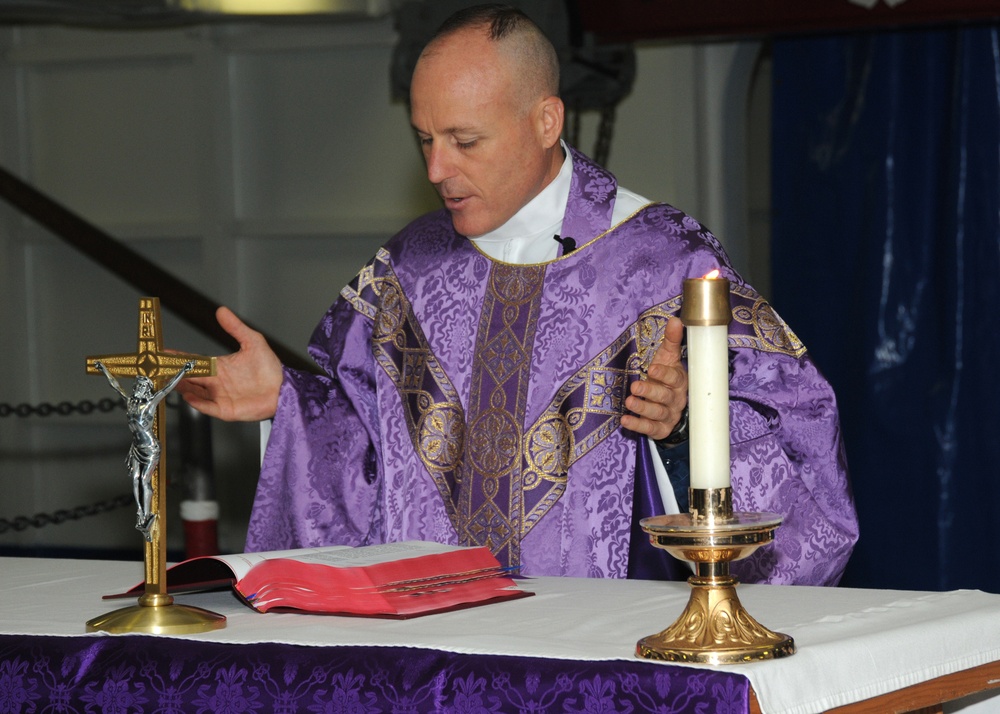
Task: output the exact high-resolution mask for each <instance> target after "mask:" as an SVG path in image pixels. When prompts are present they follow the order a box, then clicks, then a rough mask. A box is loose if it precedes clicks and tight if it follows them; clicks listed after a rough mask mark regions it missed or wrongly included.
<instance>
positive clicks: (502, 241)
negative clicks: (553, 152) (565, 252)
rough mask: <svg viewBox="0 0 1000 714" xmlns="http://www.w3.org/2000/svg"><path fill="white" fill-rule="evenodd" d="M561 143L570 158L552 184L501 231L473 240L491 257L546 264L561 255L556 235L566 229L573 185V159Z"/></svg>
mask: <svg viewBox="0 0 1000 714" xmlns="http://www.w3.org/2000/svg"><path fill="white" fill-rule="evenodd" d="M560 143H561V144H562V148H563V152H564V153H565V155H566V158H565V159H563V164H562V167H561V168H560V169H559V173H558V174H556V177H555V178H554V179H552V181H551V182H549V185H548V186H546V187H545V188H543V189H542V190H541V192H540V193H539V194H538V195H537V196H535V197H534V198H533V199H531V200H530V201H528V202H527V203H526V204H525V205H524V206H523V207H522V208H521V210H519V211H518V212H517V213H515V214H514V215H513V216H511V217H510V218H509V219H508V220H507V222H506V223H504V224H503V225H502V226H500V227H499V228H496V229H494V230H492V231H490V232H489V233H484V234H483V235H481V236H475V237H470V238H469V240H471V241H472V242H473V243H474V244H475V245H476V246H477V247H478V248H479V249H480V250H482V251H483V252H484V253H486V254H487V255H488V256H490V257H491V258H493V259H495V260H502V261H504V262H507V263H542V262H545V261H547V260H552V259H553V258H556V257H557V256H558V255H559V244H558V243H557V242H556V241H555V240H553V238H552V236H554V235H556V234H557V233H559V231H560V230H561V229H562V221H563V216H564V215H565V213H566V202H567V201H568V200H569V189H570V185H571V184H572V182H573V158H572V157H571V156H570V153H569V149H568V148H567V147H566V144H565V143H562V142H560Z"/></svg>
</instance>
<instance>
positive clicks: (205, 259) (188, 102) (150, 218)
mask: <svg viewBox="0 0 1000 714" xmlns="http://www.w3.org/2000/svg"><path fill="white" fill-rule="evenodd" d="M394 42H395V35H394V32H393V30H392V26H391V22H390V21H389V20H387V19H382V20H368V21H356V22H352V23H344V24H316V23H313V24H307V23H300V24H289V23H282V24H278V25H268V26H264V25H252V24H235V23H234V24H229V25H212V26H204V27H196V28H189V29H171V30H146V31H108V30H104V31H101V30H83V29H69V28H58V27H27V28H25V27H18V28H9V27H8V28H0V165H2V166H4V167H5V168H6V169H8V170H10V171H12V172H14V173H16V174H17V175H19V176H21V177H22V178H24V179H25V180H27V181H28V182H30V183H32V184H34V185H35V186H37V187H38V188H40V189H41V190H43V191H45V192H48V193H49V194H51V195H52V196H53V197H54V198H56V199H57V200H59V201H61V202H63V203H65V204H66V205H68V206H69V207H70V208H71V209H73V210H75V211H77V212H78V213H80V214H81V215H82V216H83V217H85V218H86V219H87V220H89V221H91V222H93V223H95V224H96V225H97V226H99V227H100V228H102V229H103V230H105V231H107V232H108V233H110V234H111V235H113V236H115V237H117V238H119V239H121V240H123V241H125V242H127V243H128V244H129V245H130V246H132V247H133V248H135V249H136V250H138V251H139V252H141V253H142V254H143V255H145V256H146V257H148V258H150V259H152V260H154V261H156V262H157V263H158V264H160V265H161V266H162V267H164V268H165V269H166V270H168V271H170V272H172V273H174V274H176V275H178V276H181V277H183V278H184V279H185V280H187V281H188V282H190V283H191V284H192V285H193V286H194V287H195V288H196V289H198V290H200V291H201V292H204V293H206V294H208V295H210V296H212V297H214V298H216V299H217V300H219V301H220V302H224V303H226V304H229V305H231V306H232V307H233V308H234V309H236V310H237V311H238V312H239V313H241V314H242V315H244V316H245V317H246V318H248V319H249V320H251V321H253V322H255V323H256V324H258V325H259V326H261V327H262V328H263V329H265V330H267V331H269V332H270V333H272V334H273V335H274V336H276V337H277V338H279V339H281V340H282V341H283V342H285V343H286V344H288V345H291V346H295V347H302V348H303V350H304V346H305V343H306V342H307V340H308V337H309V335H310V333H311V331H312V328H313V326H314V325H315V323H316V321H317V320H318V319H319V317H320V316H321V315H322V313H323V312H324V311H325V310H326V308H327V307H328V305H329V304H330V302H331V301H332V300H333V299H334V298H335V297H336V295H337V293H338V292H339V290H340V287H341V286H342V285H343V284H344V283H345V282H346V281H348V280H349V279H350V278H351V277H353V275H354V273H355V271H356V270H357V269H358V268H359V267H360V266H361V265H362V264H363V263H364V262H366V261H367V259H368V258H369V257H370V256H371V255H372V254H373V253H374V251H375V249H376V248H377V247H378V245H380V244H381V243H382V242H383V241H384V240H385V239H386V238H388V237H389V236H390V235H391V234H392V233H393V232H395V231H396V230H397V229H399V228H401V227H402V226H403V225H405V224H406V222H407V221H408V220H409V219H410V218H412V217H414V216H416V215H418V214H419V213H422V212H424V211H426V210H428V209H430V208H433V207H435V206H436V205H437V204H436V198H435V196H434V194H433V192H432V191H431V190H430V189H429V187H428V186H427V185H426V182H425V180H424V177H423V170H422V164H421V159H420V155H419V152H418V150H417V147H416V144H415V143H414V140H413V137H412V135H411V132H410V130H409V126H408V120H407V116H406V112H405V109H404V107H403V106H402V105H401V104H397V103H393V102H391V101H390V98H389V61H390V55H391V51H392V47H393V44H394ZM757 52H758V46H757V45H756V44H755V43H729V44H663V45H656V44H650V45H643V46H641V47H640V48H639V51H638V60H639V65H638V69H639V72H638V79H637V84H636V87H635V90H634V91H633V94H632V96H630V97H629V98H628V99H627V100H626V101H625V102H623V104H622V106H621V107H620V109H619V112H618V117H617V123H616V127H615V138H614V141H613V144H612V149H611V156H610V161H609V168H611V169H612V171H614V172H615V173H616V174H617V175H618V177H619V179H620V181H621V183H622V184H623V185H626V186H628V187H629V188H631V189H633V190H635V191H638V192H639V193H642V194H644V195H646V196H648V197H650V198H652V199H657V200H665V201H668V202H670V203H673V204H674V205H676V206H678V207H680V208H683V209H685V210H687V211H688V212H689V213H691V214H692V215H694V216H696V217H698V218H700V219H701V220H702V221H703V222H705V223H706V224H707V225H708V226H709V227H710V228H711V229H713V230H714V231H715V232H716V233H717V234H718V235H719V236H720V238H721V239H722V240H723V242H724V243H725V244H726V246H727V247H728V249H729V250H730V251H731V253H732V255H733V257H734V260H736V262H737V265H738V266H739V267H741V268H743V269H746V268H747V266H749V265H751V264H752V263H753V259H752V255H751V253H752V251H751V248H750V246H749V244H748V242H747V232H748V228H747V223H748V216H749V215H750V208H749V206H748V203H747V201H748V198H747V191H746V189H745V187H746V185H747V179H746V173H745V172H746V155H747V139H746V114H747V111H746V106H747V93H748V89H749V86H750V75H749V69H748V68H749V67H752V66H753V63H754V59H755V57H756V54H757ZM593 126H594V122H590V121H589V120H588V123H587V124H585V127H586V128H587V129H588V131H589V132H590V133H591V136H592V133H593ZM582 143H583V144H584V145H583V146H581V147H580V148H581V149H583V150H584V151H589V150H590V148H591V146H592V138H591V139H590V140H588V141H586V142H582ZM750 277H751V279H752V278H753V276H752V275H751V276H750ZM139 297H140V295H139V293H138V292H137V291H135V290H134V289H132V288H131V287H129V286H128V285H126V284H125V283H123V282H122V281H120V280H119V279H117V278H114V277H111V276H110V275H108V274H106V273H105V272H103V271H102V270H101V269H100V268H98V267H97V266H96V265H94V264H92V263H90V262H88V261H87V260H86V259H84V258H83V257H81V256H80V255H79V254H77V253H76V252H75V251H74V250H73V249H72V248H69V247H67V246H65V245H64V244H63V243H61V242H60V241H59V240H57V239H55V238H54V237H52V236H51V235H49V234H48V233H47V232H46V231H45V230H44V229H42V228H40V227H38V226H37V225H35V224H34V223H32V222H30V221H28V220H25V219H22V218H21V217H20V216H18V215H17V214H15V213H14V211H13V210H12V209H10V208H9V207H8V206H7V205H6V204H3V203H0V335H2V349H0V373H2V374H4V375H5V376H6V379H5V380H3V383H2V386H0V403H8V404H17V403H21V402H30V403H33V404H36V403H39V402H60V401H64V400H66V401H71V402H76V401H78V400H83V399H92V400H97V399H101V398H103V397H108V396H115V395H114V393H113V392H112V391H111V389H110V387H109V386H108V385H107V384H106V383H105V382H104V381H103V379H101V378H96V377H87V376H85V374H84V369H83V366H84V358H85V357H86V356H87V355H93V354H101V353H108V352H124V351H131V350H133V349H134V348H135V339H136V338H135V331H136V308H137V306H138V298H139ZM163 322H164V336H165V340H164V341H165V345H166V346H167V347H171V348H176V349H184V350H191V351H198V352H202V353H211V354H216V353H218V351H219V348H218V347H216V346H215V345H214V344H212V343H211V342H210V341H209V340H207V339H206V338H204V337H202V336H200V335H198V334H196V333H195V332H194V331H193V330H192V329H191V328H189V327H188V326H186V325H185V324H183V323H181V322H180V321H179V320H177V319H176V318H174V316H173V315H171V314H170V313H168V312H164V316H163ZM172 418H173V417H170V418H168V425H169V424H170V420H171V419H172ZM213 428H214V429H215V434H216V442H215V449H216V454H215V455H216V471H217V477H218V482H219V485H218V489H219V495H220V500H221V501H222V511H223V515H222V546H223V548H224V549H226V550H238V549H240V548H241V547H242V538H243V529H244V527H245V521H246V517H247V513H248V509H249V503H250V500H251V498H252V493H253V488H254V485H255V479H256V470H255V464H256V461H257V441H256V432H255V428H253V427H249V428H248V427H247V426H244V425H226V424H219V423H217V424H215V425H214V427H213ZM127 444H128V435H127V431H126V429H125V425H124V417H123V415H122V413H121V412H116V413H113V414H104V415H98V416H89V417H83V416H72V417H49V418H46V419H42V418H37V417H35V418H29V419H14V418H6V419H0V494H2V495H0V518H6V519H10V518H13V517H14V516H17V515H30V514H33V513H35V512H38V511H52V510H55V509H58V508H72V507H74V506H77V505H80V504H83V503H90V502H94V501H99V500H102V499H105V498H109V497H111V496H114V495H117V494H119V493H124V492H125V491H127V489H128V482H127V477H126V474H125V471H124V467H123V463H122V462H123V459H124V456H125V453H126V450H127ZM169 448H171V447H170V444H168V454H169ZM171 494H173V491H171ZM176 500H177V499H176V497H175V496H174V495H170V496H168V502H169V504H170V505H171V506H172V507H174V508H175V507H176V503H175V502H176ZM171 523H172V524H173V525H171V527H170V529H168V533H169V538H170V542H171V544H172V546H173V547H176V546H177V545H178V544H179V536H180V524H179V521H177V520H176V519H174V520H172V521H171ZM34 544H48V545H51V544H55V545H72V546H81V547H110V548H122V547H124V548H131V547H135V548H136V549H137V550H140V546H141V543H140V542H139V539H138V536H137V535H136V533H135V531H134V530H133V529H132V516H131V509H123V510H118V511H116V512H114V513H111V514H108V515H104V516H99V517H94V518H89V519H86V520H83V521H79V522H75V523H69V524H65V525H60V526H49V527H47V528H45V529H37V530H36V529H30V530H26V531H23V532H20V533H14V532H8V533H6V534H0V546H6V545H34Z"/></svg>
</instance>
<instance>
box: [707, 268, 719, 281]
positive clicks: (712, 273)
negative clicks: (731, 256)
mask: <svg viewBox="0 0 1000 714" xmlns="http://www.w3.org/2000/svg"><path fill="white" fill-rule="evenodd" d="M717 277H719V269H718V268H716V269H715V270H710V271H708V272H707V273H705V280H715V279H716V278H717Z"/></svg>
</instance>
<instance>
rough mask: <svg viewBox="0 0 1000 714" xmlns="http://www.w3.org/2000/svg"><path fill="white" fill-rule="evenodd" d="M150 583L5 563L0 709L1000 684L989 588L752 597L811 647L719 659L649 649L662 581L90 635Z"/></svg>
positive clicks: (612, 698) (746, 594)
mask: <svg viewBox="0 0 1000 714" xmlns="http://www.w3.org/2000/svg"><path fill="white" fill-rule="evenodd" d="M142 575H143V567H142V564H141V563H128V562H118V561H114V562H112V561H86V560H63V559H36V558H0V710H2V711H23V712H29V711H90V710H93V711H98V710H105V711H108V710H115V711H130V712H131V711H161V712H166V711H173V712H193V711H223V710H224V711H229V712H243V711H245V712H270V711H285V712H293V711H317V712H325V711H343V710H347V709H351V710H352V711H359V712H369V711H371V712H374V711H412V712H422V711H462V710H465V711H497V712H507V711H536V712H547V711H580V712H583V711H621V712H624V711H659V712H689V711H705V712H761V713H762V714H811V713H812V712H822V711H829V710H836V711H850V712H893V711H897V712H901V711H915V710H918V709H922V708H924V707H936V705H937V704H938V703H939V702H942V701H947V700H951V699H957V698H959V697H962V696H965V695H968V694H970V693H975V692H983V691H986V690H989V689H992V688H994V687H1000V596H998V595H992V594H987V593H982V592H979V591H954V592H947V593H931V592H907V591H891V590H861V589H846V588H811V587H789V586H768V585H741V586H740V587H739V590H740V597H741V599H742V600H743V602H744V604H745V605H746V606H747V608H748V610H750V611H751V612H752V613H753V614H754V616H755V617H756V618H757V619H759V620H760V621H761V622H763V623H765V624H766V625H767V626H769V627H773V628H776V629H779V630H781V631H782V632H786V633H788V634H789V635H791V636H793V637H794V638H795V643H796V647H797V653H796V654H795V655H793V656H790V657H786V658H784V659H778V660H768V661H761V662H752V663H747V664H737V665H718V666H711V665H680V664H666V663H662V662H653V661H648V660H643V659H639V658H637V657H636V656H635V645H636V642H637V641H638V640H639V639H640V638H642V637H644V636H646V635H649V634H651V633H654V632H656V631H658V630H660V629H663V628H664V627H666V626H667V625H669V624H670V623H671V622H673V620H674V619H675V618H676V617H677V615H678V613H679V612H680V611H681V610H682V609H683V607H684V605H685V603H686V601H687V599H688V591H689V586H688V585H687V584H686V583H663V582H652V581H614V580H588V579H575V578H525V579H521V580H519V581H518V582H519V584H520V586H521V587H522V588H524V589H525V590H528V591H530V592H532V593H534V595H533V596H532V597H527V598H523V599H519V600H514V601H510V602H503V603H497V604H494V605H487V606H483V607H476V608H469V609H465V610H458V611H454V612H448V613H441V614H437V615H430V616H426V617H419V618H414V619H409V620H388V619H371V618H352V617H336V616H317V615H305V614H298V613H268V614H266V615H262V614H259V613H257V612H255V611H253V610H251V609H250V608H249V607H247V606H246V605H245V604H243V603H242V602H240V601H239V600H237V599H236V597H235V596H234V595H233V594H232V593H231V592H229V591H215V592H210V593H198V594H190V595H183V596H178V598H177V599H178V602H184V603H187V604H192V605H196V606H198V607H203V608H207V609H209V610H212V611H214V612H217V613H220V614H223V615H225V616H226V618H227V623H226V627H225V628H224V629H220V630H213V631H210V632H205V633H202V634H194V635H182V636H169V637H168V636H158V635H135V634H126V635H108V634H103V633H86V632H85V622H86V621H87V620H88V619H90V618H92V617H94V616H96V615H100V614H101V613H103V612H106V611H108V610H110V609H114V608H115V607H119V606H121V605H122V604H123V603H122V601H121V600H115V601H107V600H102V595H104V594H108V593H111V592H121V591H123V590H125V589H127V588H128V587H131V586H132V585H135V584H136V583H137V582H139V581H141V580H142ZM998 692H1000V690H998ZM998 696H1000V695H998ZM997 702H998V703H1000V699H997ZM838 707H846V708H845V709H843V710H840V709H837V708H838ZM925 711H940V709H939V708H930V709H926V710H925Z"/></svg>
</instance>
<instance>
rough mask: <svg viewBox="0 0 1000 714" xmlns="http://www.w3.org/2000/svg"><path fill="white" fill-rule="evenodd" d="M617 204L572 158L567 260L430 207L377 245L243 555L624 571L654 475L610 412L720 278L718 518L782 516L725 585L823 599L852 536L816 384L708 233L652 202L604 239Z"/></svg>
mask: <svg viewBox="0 0 1000 714" xmlns="http://www.w3.org/2000/svg"><path fill="white" fill-rule="evenodd" d="M613 202H614V179H613V177H611V176H610V174H608V173H607V172H605V171H604V170H603V169H601V168H600V167H597V166H596V165H595V164H593V163H592V162H590V161H589V160H587V159H586V158H585V157H583V156H581V155H579V154H574V180H573V187H572V188H571V191H570V205H569V206H568V208H567V221H570V222H572V224H573V226H574V228H573V231H574V232H576V233H577V235H575V236H573V237H574V238H575V239H576V241H577V244H578V245H579V248H578V249H577V250H575V251H574V252H572V253H571V254H569V255H566V256H563V257H561V258H559V259H557V260H555V261H552V262H550V263H545V264H541V265H509V264H505V263H499V262H496V261H493V260H491V259H490V258H488V257H486V256H485V255H483V254H482V253H481V252H479V251H478V250H477V249H476V248H475V247H474V246H473V245H472V244H471V243H470V242H469V241H468V240H466V239H465V238H463V237H462V236H459V235H458V234H456V233H455V231H454V230H453V228H452V226H451V221H450V219H449V216H448V214H447V213H446V212H445V211H439V212H436V213H432V214H429V215H427V216H424V217H422V218H420V219H418V220H416V221H414V222H413V223H412V224H411V225H410V226H408V227H407V228H406V229H405V230H404V231H402V232H401V233H400V234H398V235H397V236H395V237H394V238H393V239H392V240H390V241H389V242H388V243H387V244H386V245H385V246H384V247H383V248H382V249H381V250H380V251H379V252H378V254H377V255H376V257H375V258H374V259H373V261H372V262H371V263H370V264H369V265H368V266H366V267H365V268H364V269H363V270H362V271H361V272H360V273H359V275H358V277H357V278H356V279H355V281H354V282H352V284H351V285H349V286H348V287H347V288H345V289H344V290H343V291H342V293H341V298H340V299H339V300H338V301H337V302H336V303H335V304H334V305H333V306H332V307H331V308H330V311H329V312H328V313H327V315H326V316H325V317H324V318H323V320H322V321H321V323H320V325H319V326H318V327H317V330H316V332H315V333H314V335H313V340H312V343H311V345H310V352H311V354H312V356H313V357H314V358H315V359H316V361H317V364H318V365H319V366H320V367H321V368H322V370H323V371H324V372H325V375H324V376H318V377H317V376H314V375H306V374H302V373H299V372H296V371H293V370H286V379H285V382H284V384H283V386H282V389H281V394H280V397H279V407H278V414H277V416H276V419H275V423H274V428H273V430H272V434H271V439H270V442H269V444H268V448H267V451H266V453H265V457H264V463H263V467H262V471H261V478H260V483H259V486H258V492H257V497H256V501H255V505H254V511H253V515H252V517H251V523H250V529H249V532H248V537H247V548H248V549H252V550H272V549H281V548H289V547H298V546H306V545H320V544H332V543H343V544H350V545H360V544H366V543H373V542H384V541H395V540H404V539H424V540H438V541H443V542H449V543H461V544H468V545H473V544H482V545H488V546H489V547H490V548H491V549H492V550H493V551H494V553H496V554H497V556H498V558H499V559H500V560H501V561H502V562H503V563H505V564H508V565H511V566H515V567H520V569H521V572H522V573H524V574H526V575H569V576H583V577H626V576H627V575H628V574H629V573H630V572H635V570H634V569H632V570H630V563H629V561H630V555H631V556H633V557H632V560H635V557H634V556H635V554H636V552H638V551H635V552H633V548H636V547H639V546H640V545H642V544H636V543H634V542H633V541H634V538H633V534H632V531H633V526H634V519H633V510H634V509H633V506H634V502H635V499H636V484H637V483H644V482H645V481H646V480H647V479H646V477H648V475H649V474H648V470H649V468H650V466H649V460H648V459H647V458H644V456H645V455H644V454H643V453H642V452H641V450H644V449H646V448H647V443H646V440H645V438H644V437H641V436H640V435H637V434H633V433H629V432H626V431H625V430H623V429H622V428H621V426H620V418H621V415H622V413H623V410H624V398H625V396H626V395H627V393H628V385H629V383H630V382H631V381H633V380H635V379H640V378H642V376H643V374H644V371H645V369H646V367H647V365H648V361H649V359H650V358H651V357H652V354H653V352H654V351H655V349H656V347H657V346H658V345H659V343H660V341H661V339H662V335H663V329H664V327H665V325H666V322H667V319H668V317H669V316H670V315H672V314H676V312H677V311H678V309H679V307H680V299H681V292H682V283H683V280H684V279H685V278H688V277H697V276H701V275H704V274H705V273H707V272H708V271H710V270H712V269H715V268H719V269H721V271H722V273H723V275H724V276H725V277H727V278H729V279H730V281H731V282H732V294H731V303H732V307H733V322H732V325H731V328H730V347H731V355H732V359H731V363H732V371H731V382H730V387H731V399H732V409H731V434H732V460H733V474H732V477H733V495H734V505H735V507H736V508H737V509H738V510H756V511H770V512H776V513H779V514H782V515H783V516H784V518H785V521H784V524H783V525H782V526H781V527H780V528H779V529H778V532H777V537H776V539H775V543H774V544H773V545H771V546H769V547H766V548H762V549H760V550H759V551H758V552H757V553H756V554H754V555H753V556H752V557H751V558H749V559H747V560H745V561H741V562H739V563H736V564H734V571H735V572H736V573H737V574H738V575H740V576H741V578H742V579H744V580H746V581H751V582H770V583H803V584H832V583H835V582H836V581H837V580H838V579H839V577H840V575H841V573H842V572H843V568H844V566H845V565H846V562H847V558H848V556H849V555H850V552H851V549H852V547H853V544H854V542H855V541H856V539H857V521H856V517H855V513H854V508H853V505H852V500H851V495H850V490H849V487H848V482H847V474H846V467H845V464H844V459H843V449H842V444H841V439H840V432H839V426H838V421H837V411H836V403H835V400H834V397H833V394H832V392H831V390H830V387H829V385H828V384H827V382H826V381H825V380H824V379H823V378H822V376H821V375H820V374H819V373H818V372H817V370H816V369H815V367H814V366H813V364H812V362H811V360H810V359H809V357H808V355H807V354H806V353H805V349H804V347H803V346H802V345H801V343H800V342H799V341H798V339H797V338H796V337H795V335H794V334H793V333H792V332H791V331H790V330H789V329H788V328H787V326H786V325H785V324H784V323H783V322H782V321H781V319H780V318H779V317H778V316H777V314H776V313H775V312H774V310H773V309H771V307H770V306H769V305H768V304H767V303H766V302H765V301H764V300H763V299H762V298H761V297H760V295H758V294H757V293H756V292H755V291H754V290H753V289H752V288H751V287H749V286H748V285H746V284H745V283H744V281H743V280H742V279H741V278H740V277H739V276H738V275H736V273H735V271H734V270H733V269H732V266H731V265H730V264H729V260H728V258H727V257H726V255H725V252H724V251H723V250H722V247H721V246H720V245H719V243H718V241H717V240H716V239H715V237H714V236H713V235H712V234H711V233H709V231H708V230H707V229H705V228H704V227H703V226H702V225H701V224H699V223H698V222H697V221H695V220H694V219H692V218H691V217H689V216H687V215H685V214H684V213H682V212H681V211H679V210H677V209H675V208H673V207H671V206H668V205H664V204H655V205H651V206H648V207H646V208H644V209H643V210H641V211H639V212H638V213H637V214H636V215H634V216H633V217H631V218H630V219H629V220H627V221H625V222H624V223H622V224H620V225H618V226H615V227H613V228H612V229H611V230H609V231H607V232H605V228H606V223H607V222H608V221H609V220H610V213H611V208H612V206H613ZM581 230H586V231H588V233H587V234H581V233H580V231H581ZM564 231H565V226H564ZM639 500H640V501H641V502H642V503H643V504H645V505H644V506H642V507H649V505H650V504H655V502H656V499H649V498H646V497H642V498H640V499H639ZM636 508H639V506H636ZM636 512H637V513H638V512H639V511H636ZM646 545H647V546H648V544H646ZM640 570H641V569H640Z"/></svg>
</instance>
